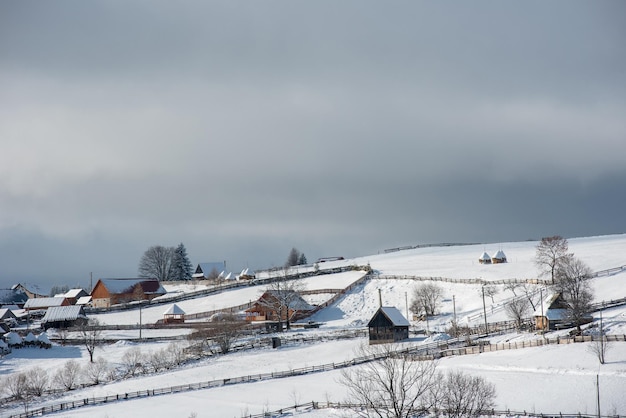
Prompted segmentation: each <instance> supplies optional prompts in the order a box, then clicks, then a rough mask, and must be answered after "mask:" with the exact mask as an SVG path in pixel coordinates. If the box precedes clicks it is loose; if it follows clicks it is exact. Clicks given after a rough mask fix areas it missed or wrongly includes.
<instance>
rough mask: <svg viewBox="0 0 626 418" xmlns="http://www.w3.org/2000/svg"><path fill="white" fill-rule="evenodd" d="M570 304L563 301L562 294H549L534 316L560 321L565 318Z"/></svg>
mask: <svg viewBox="0 0 626 418" xmlns="http://www.w3.org/2000/svg"><path fill="white" fill-rule="evenodd" d="M568 309H569V304H568V303H567V302H566V301H565V299H563V296H561V294H560V293H552V294H549V295H548V296H547V297H546V298H545V299H544V300H543V303H542V304H541V305H539V307H538V308H537V309H535V312H534V316H541V314H542V312H543V316H545V317H546V318H548V319H549V320H559V319H563V318H565V316H566V314H567V310H568Z"/></svg>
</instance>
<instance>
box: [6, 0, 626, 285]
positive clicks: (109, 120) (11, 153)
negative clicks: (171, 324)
mask: <svg viewBox="0 0 626 418" xmlns="http://www.w3.org/2000/svg"><path fill="white" fill-rule="evenodd" d="M0 8H1V9H2V13H0V89H1V91H2V95H1V96H0V112H1V114H2V119H3V123H2V124H1V125H0V141H1V142H2V150H3V152H2V154H1V155H0V201H1V202H2V213H1V214H0V231H4V233H3V234H2V235H1V236H2V238H1V239H0V243H1V244H2V246H3V248H5V249H7V250H10V249H12V248H13V249H17V248H20V249H25V248H30V249H31V251H32V254H31V255H32V258H33V259H35V260H37V259H40V260H45V261H46V262H45V263H44V262H38V263H37V266H35V267H31V268H29V269H28V271H27V272H26V273H24V270H23V265H24V259H22V258H20V257H8V256H7V257H5V258H3V259H0V263H2V265H3V266H4V269H5V271H7V272H10V273H11V275H15V274H18V273H19V274H26V275H29V274H32V275H33V276H34V277H56V276H55V274H57V272H62V274H66V275H69V276H76V275H80V277H84V273H82V272H81V273H78V272H77V271H78V270H81V271H82V270H86V269H89V271H93V270H96V274H99V273H98V270H100V271H101V274H109V275H122V276H124V275H134V274H135V270H136V263H137V260H138V259H139V257H140V256H141V253H142V252H143V250H145V249H146V248H147V247H149V246H150V245H154V244H157V243H158V244H162V245H176V244H177V243H178V242H180V241H183V242H184V243H185V244H186V246H187V248H188V251H189V253H190V256H191V257H192V261H193V262H194V263H197V262H201V261H210V260H213V259H228V260H231V263H230V265H231V266H232V267H233V268H239V267H245V266H246V265H248V266H251V267H253V268H256V267H265V266H269V265H280V264H282V262H283V261H284V258H285V257H286V254H287V252H288V250H289V249H290V248H291V247H292V246H294V245H295V246H297V247H298V248H299V249H300V250H302V251H304V252H305V253H306V254H307V256H309V258H315V257H317V256H324V255H328V254H330V255H334V254H342V255H347V256H357V255H364V254H367V253H370V252H376V251H378V250H380V249H382V248H385V247H389V246H395V245H399V244H403V243H404V244H413V243H417V242H426V241H472V242H476V241H482V242H484V241H502V240H515V239H526V238H531V237H532V238H538V237H540V236H542V235H547V234H555V233H558V234H561V235H564V236H576V235H594V234H605V233H620V232H624V231H625V230H626V228H625V225H624V221H623V220H622V217H621V216H619V213H618V212H617V210H616V209H615V208H616V207H620V206H621V207H623V205H624V203H625V202H624V199H626V198H625V197H624V193H623V192H622V189H623V187H624V184H626V182H625V180H626V178H625V176H624V172H623V167H624V163H625V162H626V158H625V157H624V155H626V141H625V140H624V138H625V136H626V127H625V124H624V122H623V115H624V114H625V113H626V103H625V97H626V83H625V81H624V80H625V78H624V74H625V72H626V58H625V54H624V52H623V39H624V38H626V29H625V27H624V25H623V24H622V22H623V20H624V17H626V7H625V6H624V4H623V3H622V2H602V3H586V2H567V3H565V2H550V3H547V4H546V3H545V2H525V3H520V4H511V3H496V4H494V3H476V2H474V3H472V4H471V5H469V4H465V3H459V4H449V3H446V4H440V3H427V2H400V3H393V4H382V3H376V2H371V3H368V2H359V3H351V2H347V3H344V2H342V3H335V2H332V3H331V2H315V3H293V2H232V1H229V2H184V3H182V4H180V3H170V2H141V1H137V2H88V3H86V2H55V3H34V2H13V3H10V4H9V3H6V4H3V5H2V6H0ZM486 225H492V226H490V227H486ZM494 225H495V226H494ZM29 243H32V245H29ZM60 249H62V251H61V250H60ZM73 252H76V254H78V258H80V260H81V261H80V263H79V264H76V265H72V263H71V262H68V261H62V260H64V259H66V258H68V257H64V255H63V254H65V253H73ZM106 254H108V256H106ZM12 259H15V260H20V263H15V262H13V261H11V260H12ZM111 259H115V260H117V262H109V260H111ZM102 260H106V262H103V261H102ZM112 264H115V268H114V269H113V268H111V265H112ZM43 265H45V266H46V267H42V266H43ZM50 270H54V273H49V271H50ZM0 274H1V276H0V277H2V279H3V280H5V278H7V277H9V276H8V275H7V274H6V273H0Z"/></svg>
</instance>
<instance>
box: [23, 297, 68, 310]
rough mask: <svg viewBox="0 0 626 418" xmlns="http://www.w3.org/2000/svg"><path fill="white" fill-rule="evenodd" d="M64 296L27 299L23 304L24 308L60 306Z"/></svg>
mask: <svg viewBox="0 0 626 418" xmlns="http://www.w3.org/2000/svg"><path fill="white" fill-rule="evenodd" d="M64 302H65V298H34V299H28V300H27V301H26V303H25V304H24V309H45V308H49V307H51V306H61V305H63V303H64Z"/></svg>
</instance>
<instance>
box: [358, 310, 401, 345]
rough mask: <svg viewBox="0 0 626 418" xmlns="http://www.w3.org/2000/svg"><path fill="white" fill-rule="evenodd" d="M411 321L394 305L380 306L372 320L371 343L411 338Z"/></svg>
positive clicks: (370, 329) (368, 325) (370, 327)
mask: <svg viewBox="0 0 626 418" xmlns="http://www.w3.org/2000/svg"><path fill="white" fill-rule="evenodd" d="M409 325H410V324H409V321H408V320H407V319H406V318H405V317H404V315H402V313H401V312H400V311H399V310H398V309H397V308H395V307H393V306H381V307H380V308H378V310H377V311H376V313H375V314H374V316H373V317H372V319H370V322H369V323H368V324H367V327H368V329H369V343H370V344H383V343H393V342H396V341H401V340H406V339H407V338H409Z"/></svg>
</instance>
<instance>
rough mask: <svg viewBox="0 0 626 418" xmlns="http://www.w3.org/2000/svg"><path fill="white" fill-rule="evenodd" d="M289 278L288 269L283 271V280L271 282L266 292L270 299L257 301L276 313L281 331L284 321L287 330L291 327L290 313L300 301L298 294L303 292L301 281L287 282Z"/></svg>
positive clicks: (303, 285)
mask: <svg viewBox="0 0 626 418" xmlns="http://www.w3.org/2000/svg"><path fill="white" fill-rule="evenodd" d="M288 276H289V269H288V268H285V269H284V270H283V279H278V280H274V281H273V282H271V283H270V284H269V285H268V287H267V289H266V291H267V292H268V293H270V295H271V297H270V298H268V299H265V300H262V299H261V300H259V301H260V303H261V304H264V305H265V306H266V307H268V308H270V309H272V310H273V311H274V312H276V317H277V319H278V323H279V327H278V329H279V330H280V331H282V323H283V320H285V322H286V325H287V329H290V327H291V316H290V312H293V310H294V309H293V308H294V307H295V306H294V305H295V304H297V303H299V302H301V301H302V297H301V296H300V292H301V291H302V290H304V287H305V284H304V282H303V281H302V280H298V279H294V280H287V277H288Z"/></svg>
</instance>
